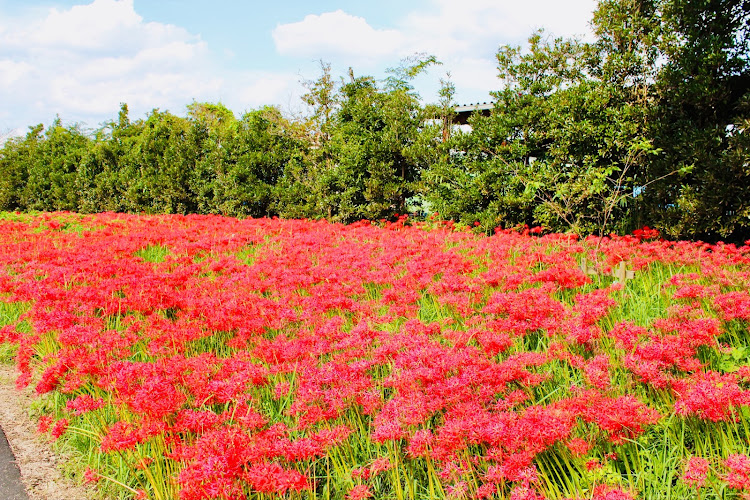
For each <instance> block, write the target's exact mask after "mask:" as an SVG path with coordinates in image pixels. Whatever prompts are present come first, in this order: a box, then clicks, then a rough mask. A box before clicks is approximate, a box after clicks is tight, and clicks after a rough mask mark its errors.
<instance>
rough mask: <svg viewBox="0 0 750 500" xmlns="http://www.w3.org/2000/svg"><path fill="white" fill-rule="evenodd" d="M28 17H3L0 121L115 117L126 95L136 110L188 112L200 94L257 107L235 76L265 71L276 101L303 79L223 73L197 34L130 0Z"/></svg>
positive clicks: (92, 122)
mask: <svg viewBox="0 0 750 500" xmlns="http://www.w3.org/2000/svg"><path fill="white" fill-rule="evenodd" d="M34 14H36V17H30V16H33V15H34ZM26 16H27V17H26V18H24V19H23V20H20V19H8V18H7V17H5V18H3V17H0V102H3V105H4V107H5V111H6V112H5V113H4V114H2V115H0V128H2V127H14V128H21V127H25V126H27V125H29V124H32V123H38V122H40V121H41V122H44V123H48V122H49V121H51V119H52V118H54V116H55V114H59V115H60V116H61V117H63V119H64V120H66V121H84V122H87V125H88V126H92V127H95V126H97V125H98V124H99V123H100V122H102V121H104V120H109V119H112V118H113V117H114V116H116V113H117V110H118V108H119V105H120V103H121V102H127V103H128V105H129V107H130V110H131V115H132V116H133V117H140V116H143V115H144V114H146V113H148V112H149V111H150V110H151V109H153V108H160V109H169V110H171V111H172V112H175V113H182V112H183V111H184V109H185V105H186V104H188V103H190V102H192V101H193V100H198V101H212V102H215V101H217V100H219V99H221V98H222V97H223V98H224V99H225V103H226V104H227V105H230V104H231V105H232V106H236V107H239V108H240V109H242V108H247V107H249V106H257V105H259V103H258V102H257V99H251V98H252V96H253V94H252V93H246V94H244V97H247V98H248V99H249V100H248V101H243V94H242V93H241V92H240V91H239V90H240V89H239V87H240V84H238V83H237V82H236V81H235V80H239V81H246V79H247V78H250V79H252V78H258V79H259V82H258V83H257V84H256V85H257V86H258V87H257V88H256V92H255V94H256V95H262V97H263V99H265V101H264V102H263V103H264V104H273V103H277V102H283V100H284V99H286V98H287V96H286V92H288V88H287V87H289V86H290V85H292V84H294V83H295V82H296V81H297V79H298V78H297V77H296V75H288V74H282V75H274V74H272V73H264V74H251V73H245V74H242V75H237V74H236V73H232V72H231V71H222V68H220V67H218V65H217V64H216V63H215V60H216V58H215V57H213V54H212V52H211V51H210V50H209V48H208V46H207V44H206V43H205V42H204V41H203V40H202V39H201V37H200V36H198V35H195V34H192V33H190V32H188V31H187V30H185V29H183V28H181V27H177V26H173V25H169V24H162V23H155V22H145V21H144V20H143V18H142V17H141V16H140V15H139V14H138V13H137V12H136V11H135V9H134V6H133V0H93V1H92V2H91V3H89V4H87V5H76V6H74V7H72V8H70V9H67V10H57V9H50V10H47V11H38V10H37V11H31V12H27V13H26ZM285 78H286V79H287V80H289V81H288V82H286V83H285V82H284V81H283V80H284V79H285ZM269 79H270V81H271V82H272V83H269V84H265V87H263V85H264V82H267V81H269ZM261 90H262V91H261ZM274 90H276V91H277V92H276V93H274ZM11 120H14V122H11Z"/></svg>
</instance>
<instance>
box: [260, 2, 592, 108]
mask: <svg viewBox="0 0 750 500" xmlns="http://www.w3.org/2000/svg"><path fill="white" fill-rule="evenodd" d="M595 7H596V1H595V0H567V1H560V0H526V1H523V2H519V1H517V0H464V1H462V2H457V1H455V0H433V1H432V3H431V5H428V6H426V7H425V8H423V9H421V10H419V11H414V12H412V13H411V14H409V15H407V16H406V17H405V18H403V19H402V20H400V22H399V23H398V25H397V26H396V27H395V28H393V29H375V28H373V27H372V26H370V25H369V24H368V23H367V21H366V20H365V19H363V18H361V17H356V16H352V15H350V14H347V13H346V12H344V11H341V10H337V11H335V12H328V13H323V14H320V15H308V16H306V17H305V18H304V19H303V20H302V21H300V22H296V23H291V24H283V25H279V26H277V28H276V29H275V30H274V32H273V36H274V41H275V42H276V49H277V51H278V52H279V53H280V54H282V55H297V56H305V57H313V58H316V59H318V58H322V59H324V60H326V61H331V62H333V63H334V65H335V66H337V65H338V66H342V65H343V66H346V65H353V66H354V69H355V71H357V69H360V70H362V69H364V70H365V71H370V69H371V68H373V67H376V66H378V65H379V66H381V67H382V66H394V65H396V64H397V63H398V61H399V60H400V59H401V58H402V57H404V56H405V55H410V54H414V53H427V54H433V55H435V56H436V57H437V58H438V59H439V60H441V61H442V62H443V63H444V66H443V67H442V68H441V70H442V71H450V72H451V74H452V80H453V82H454V83H455V84H456V89H457V98H458V99H459V100H462V99H469V100H471V99H487V98H488V97H489V96H488V94H487V92H488V91H490V90H496V89H497V88H498V81H497V78H496V76H497V68H496V65H497V64H496V62H495V58H494V56H495V53H496V52H497V49H498V47H499V46H500V45H503V44H513V45H517V44H523V43H525V41H526V39H527V38H528V36H529V35H531V33H532V32H533V31H535V30H536V29H538V28H545V30H546V31H547V32H548V33H550V34H552V35H554V36H581V37H584V38H586V37H587V36H590V28H589V26H588V22H589V20H590V19H591V14H592V12H593V10H594V8H595ZM363 66H364V68H363ZM434 73H435V72H434V71H433V74H434ZM425 97H428V99H429V96H425Z"/></svg>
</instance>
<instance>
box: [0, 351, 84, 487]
mask: <svg viewBox="0 0 750 500" xmlns="http://www.w3.org/2000/svg"><path fill="white" fill-rule="evenodd" d="M16 376H17V373H16V370H15V368H14V367H12V366H8V365H6V364H1V363H0V426H1V427H2V429H3V431H4V432H5V435H6V437H7V438H8V442H9V443H10V448H11V450H12V451H13V454H14V455H15V457H16V462H17V463H18V467H19V468H20V469H21V481H23V484H24V486H25V487H26V491H27V493H28V494H29V498H30V499H31V500H91V499H94V498H96V491H95V489H94V488H93V487H90V486H85V485H79V484H75V483H74V482H73V481H72V480H70V479H68V478H67V477H65V476H64V475H63V474H62V472H61V465H62V464H63V460H64V457H60V456H58V455H57V454H55V452H54V451H53V448H52V443H50V442H49V441H47V438H45V436H43V435H40V434H39V433H38V432H37V430H36V423H35V422H33V421H32V419H31V417H30V416H29V409H30V408H31V404H32V402H33V400H34V395H33V390H32V389H30V388H27V389H24V390H20V391H19V390H18V389H16V386H15V380H16Z"/></svg>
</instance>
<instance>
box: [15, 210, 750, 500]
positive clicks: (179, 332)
mask: <svg viewBox="0 0 750 500" xmlns="http://www.w3.org/2000/svg"><path fill="white" fill-rule="evenodd" d="M407 222H408V220H407V219H404V218H401V219H400V220H399V221H397V222H395V223H382V224H379V225H373V224H369V223H359V224H351V225H342V224H332V223H329V222H327V221H301V220H283V219H269V218H257V219H252V218H246V219H234V218H228V217H218V216H204V215H190V216H181V215H169V216H163V215H162V216H146V215H129V214H113V213H107V214H97V215H75V214H70V213H55V214H43V215H37V216H29V215H26V214H19V215H14V214H5V215H4V217H3V220H0V269H1V270H2V271H1V272H0V352H2V353H4V355H5V356H6V357H10V356H12V357H13V358H14V359H15V361H16V364H17V367H18V369H19V373H20V376H19V378H18V380H17V384H18V385H20V386H26V385H31V386H32V387H34V388H35V390H36V392H37V393H38V394H39V395H40V403H39V404H38V406H37V412H38V414H37V416H38V417H39V427H40V431H41V432H44V433H48V435H50V436H51V438H55V439H57V440H58V441H57V442H58V443H59V444H60V445H61V446H64V447H65V449H66V450H67V451H68V453H69V454H70V453H71V452H73V451H75V456H76V457H77V459H78V460H79V461H80V463H79V468H78V469H79V473H80V474H81V475H83V476H84V477H85V478H86V479H87V480H89V481H93V482H97V483H98V484H99V487H100V489H101V490H102V494H103V496H104V497H106V498H123V499H132V498H138V499H153V500H168V499H181V500H198V499H225V500H228V499H253V500H262V499H265V500H269V499H273V498H287V499H297V500H302V499H311V500H312V499H327V500H331V499H335V500H345V499H346V500H363V499H366V498H376V499H395V500H405V499H410V500H417V499H419V500H428V499H429V500H438V499H444V498H448V499H508V500H543V499H545V498H546V499H550V500H552V499H554V500H562V499H576V500H583V499H592V500H633V499H635V498H643V499H665V500H667V499H674V498H679V499H696V500H719V499H722V500H735V499H736V500H739V499H741V498H747V496H748V494H750V456H748V445H747V443H748V439H750V428H749V427H748V422H750V334H749V333H748V326H750V293H748V290H750V246H747V245H745V246H742V247H736V246H734V245H726V244H717V245H713V246H712V245H707V244H703V243H690V242H676V243H675V242H668V241H664V240H658V239H656V238H658V234H656V233H655V232H653V231H648V232H644V231H639V232H638V233H637V235H635V236H625V237H617V236H612V237H605V238H603V239H600V238H598V237H589V238H586V239H580V238H578V237H576V236H575V235H571V234H547V235H544V236H536V235H535V234H533V233H534V231H533V230H532V231H528V230H527V231H524V232H515V231H498V232H497V234H495V235H493V236H484V235H476V234H473V233H472V232H470V231H467V230H461V229H458V230H457V228H458V226H455V225H454V224H452V223H450V222H448V223H446V222H440V223H436V222H427V223H419V224H416V225H411V226H410V225H408V224H407ZM529 233H532V234H529ZM621 265H622V266H625V269H624V270H625V271H628V270H632V271H634V273H635V274H634V275H633V276H631V279H628V273H627V272H625V273H621V274H620V275H619V277H618V278H617V281H616V280H615V279H614V278H613V276H612V275H611V274H610V271H611V270H612V269H613V268H614V269H615V270H617V269H619V268H620V266H621ZM615 274H617V273H615ZM84 471H85V472H84Z"/></svg>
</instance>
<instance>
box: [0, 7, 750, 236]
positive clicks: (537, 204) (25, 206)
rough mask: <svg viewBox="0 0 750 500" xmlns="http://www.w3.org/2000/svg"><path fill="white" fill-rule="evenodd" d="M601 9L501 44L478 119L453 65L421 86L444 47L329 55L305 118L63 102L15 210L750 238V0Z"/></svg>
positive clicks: (19, 182)
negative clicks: (72, 116)
mask: <svg viewBox="0 0 750 500" xmlns="http://www.w3.org/2000/svg"><path fill="white" fill-rule="evenodd" d="M592 25H593V27H594V31H595V39H594V40H593V41H591V42H582V41H578V40H574V39H553V38H550V37H548V36H547V35H546V34H545V33H543V32H538V33H534V34H532V36H531V37H530V38H529V43H528V45H527V46H526V47H523V48H522V47H511V46H503V47H500V49H499V50H498V52H497V61H498V70H499V75H498V76H499V80H498V87H499V90H496V91H495V92H493V95H494V98H495V103H496V105H495V109H494V110H493V112H492V113H491V114H490V116H475V117H473V118H472V119H471V121H470V123H471V127H472V131H471V132H466V131H461V130H458V129H456V128H455V127H451V125H450V124H451V120H452V118H453V116H452V109H453V104H454V103H452V95H453V88H452V84H451V83H450V82H443V83H444V84H443V88H442V90H441V101H440V103H439V104H437V105H424V104H422V102H421V100H420V97H419V96H418V95H417V94H416V93H415V92H414V89H413V88H412V85H411V79H412V78H413V77H414V76H415V75H417V74H418V73H420V72H422V71H425V70H427V69H428V68H429V67H430V66H432V65H433V64H438V62H437V61H435V59H434V58H431V57H422V58H415V59H413V60H410V61H406V62H405V63H404V64H403V65H402V66H401V67H399V68H396V69H394V70H393V72H392V74H391V76H390V77H389V78H387V79H386V80H385V81H376V80H375V79H373V78H371V77H367V76H361V77H355V75H354V74H353V72H351V71H350V74H349V75H348V77H347V78H342V79H341V80H340V81H339V80H337V79H336V78H335V77H334V76H333V75H331V72H330V67H328V66H326V65H323V72H322V75H321V77H320V78H319V79H318V80H317V81H313V82H310V83H309V85H308V90H309V92H308V93H307V94H306V95H305V96H304V100H305V102H306V104H307V105H309V109H310V116H309V117H307V118H304V119H296V120H290V119H287V118H285V117H284V116H282V114H281V113H280V112H279V111H278V110H277V109H274V108H271V107H266V108H262V109H259V110H255V111H251V112H249V113H246V114H245V115H243V116H242V117H240V118H239V119H238V118H236V117H235V116H234V115H233V113H232V112H231V111H229V110H227V109H226V108H225V107H223V106H222V105H220V104H207V103H194V104H193V105H191V106H190V107H189V110H188V115H187V117H178V116H175V115H173V114H171V113H168V112H162V111H158V110H154V111H153V112H152V113H151V114H150V115H149V116H148V117H146V118H145V119H139V120H136V121H131V120H130V118H129V117H128V112H127V106H125V105H123V107H122V109H121V112H120V116H119V119H118V120H117V121H116V122H115V121H113V122H112V123H108V124H105V126H104V127H103V128H101V129H100V130H97V131H96V132H95V133H93V134H88V133H84V131H82V130H81V129H80V127H78V126H77V125H73V126H67V127H66V126H63V125H62V124H61V122H60V121H59V119H58V120H57V121H55V122H54V123H53V124H52V125H51V126H50V127H49V128H48V129H47V130H44V127H42V126H41V125H39V126H36V127H33V128H32V129H31V130H30V131H29V133H28V134H27V135H26V137H24V138H17V139H11V140H9V141H7V142H6V143H5V145H4V146H3V148H2V149H0V209H5V210H75V211H79V212H99V211H103V210H113V211H126V212H147V213H183V214H184V213H203V214H209V213H213V214H226V215H233V216H263V215H280V216H282V217H306V218H322V217H325V218H327V219H329V220H331V221H341V222H353V221H356V220H360V219H370V220H377V219H382V218H392V217H393V215H394V214H400V213H404V212H407V211H408V212H411V213H421V214H426V213H434V212H438V213H439V215H440V216H441V217H442V218H445V219H452V220H455V221H461V222H463V223H466V224H475V223H478V224H479V226H480V227H481V229H484V230H485V231H487V232H491V230H492V229H494V228H495V227H497V226H502V227H511V226H515V225H523V224H529V225H533V224H543V225H545V226H546V227H549V228H550V229H552V230H559V231H563V230H572V231H574V232H577V233H580V234H590V233H600V234H606V233H608V232H610V231H617V232H627V231H630V230H632V229H634V228H636V227H641V226H643V225H650V226H653V227H657V228H659V229H660V230H661V231H662V233H663V234H665V235H667V236H669V237H675V238H676V237H690V238H702V239H705V240H710V241H715V240H718V239H727V240H732V241H744V240H745V239H747V238H748V237H750V161H749V160H748V158H749V157H750V153H749V152H748V147H749V146H750V142H749V141H750V139H749V138H748V137H749V135H750V133H749V132H748V130H749V127H748V126H749V125H750V122H749V120H750V60H749V59H748V53H750V0H710V1H705V2H688V1H684V0H601V1H600V2H599V4H598V8H597V10H596V11H595V13H594V17H593V20H592Z"/></svg>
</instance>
